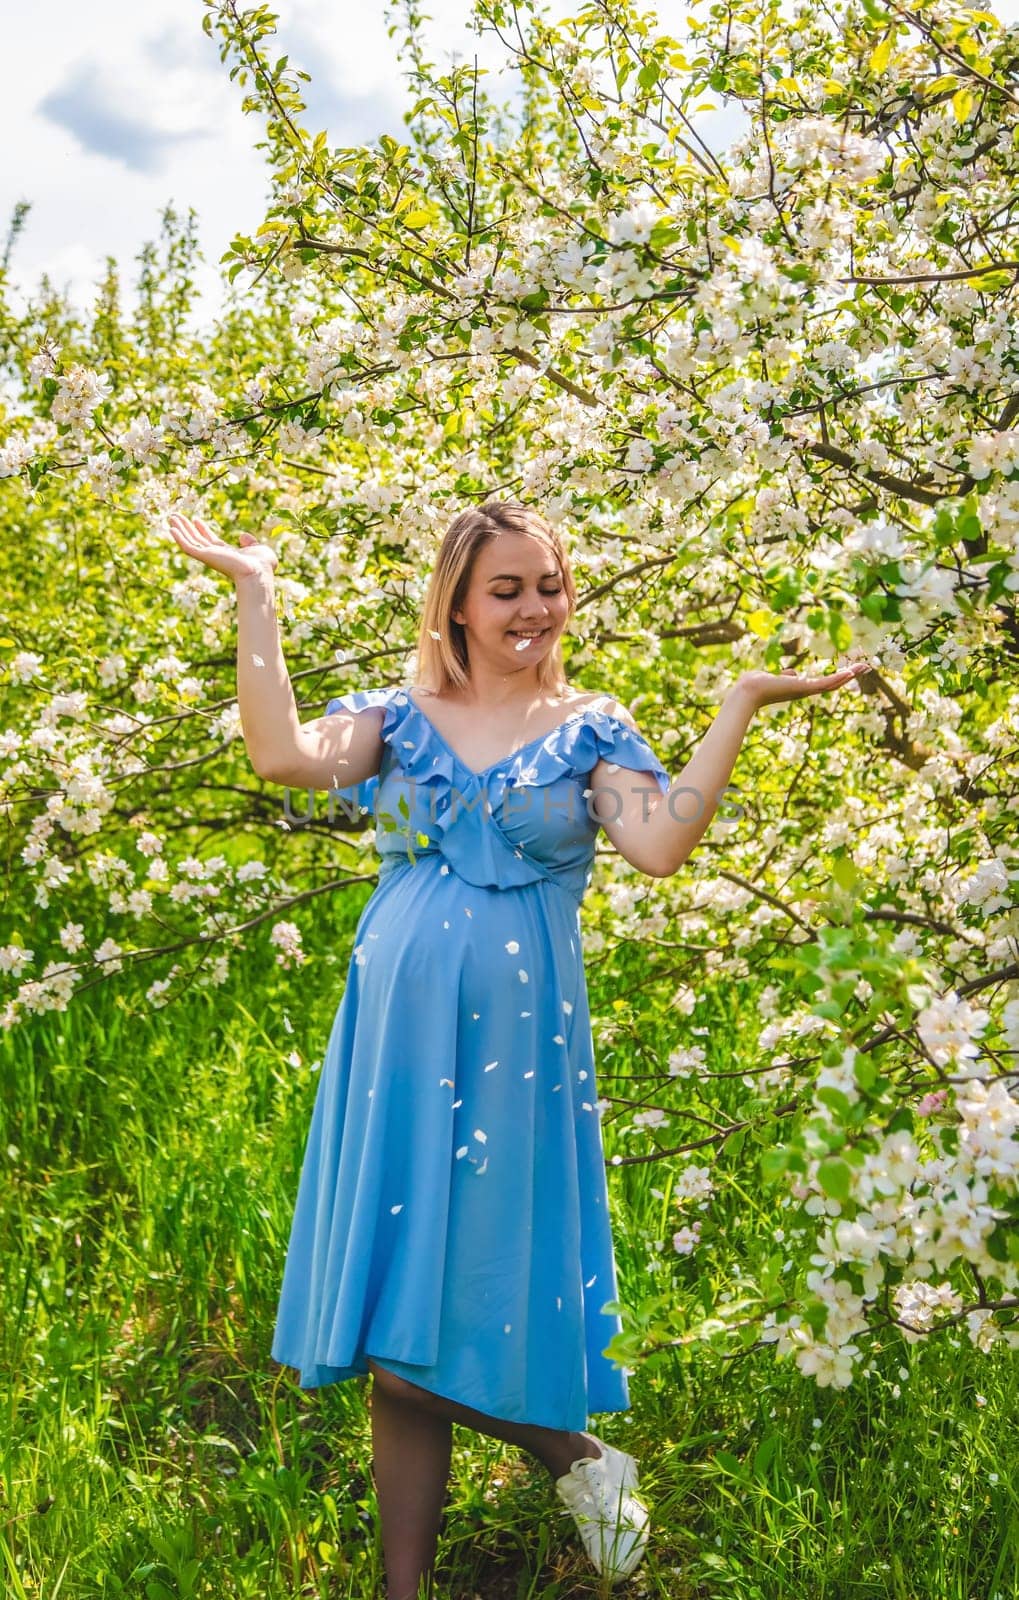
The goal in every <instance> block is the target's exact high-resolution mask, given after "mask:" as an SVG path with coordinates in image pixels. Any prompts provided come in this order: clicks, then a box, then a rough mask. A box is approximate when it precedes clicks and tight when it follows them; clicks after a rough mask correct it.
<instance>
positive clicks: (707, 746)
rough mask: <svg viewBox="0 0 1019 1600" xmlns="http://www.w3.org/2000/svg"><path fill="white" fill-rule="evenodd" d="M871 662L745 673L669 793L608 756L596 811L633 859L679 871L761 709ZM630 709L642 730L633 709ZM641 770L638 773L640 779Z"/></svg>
mask: <svg viewBox="0 0 1019 1600" xmlns="http://www.w3.org/2000/svg"><path fill="white" fill-rule="evenodd" d="M870 670H871V669H870V667H869V665H868V663H867V662H865V661H858V662H855V663H854V664H853V665H852V666H851V667H845V668H843V669H842V670H841V671H839V672H833V673H829V674H828V676H827V677H823V678H801V677H798V676H797V674H796V672H795V671H794V670H792V669H789V670H787V671H785V672H745V673H743V675H742V677H740V678H738V679H737V680H736V682H735V683H734V684H733V686H732V688H731V689H730V690H729V692H728V693H727V695H726V696H725V699H724V700H723V701H722V704H721V706H720V707H719V709H718V712H717V714H716V716H715V720H714V722H713V723H712V724H711V727H710V728H709V729H708V731H707V733H706V734H705V735H704V737H703V739H702V740H701V741H700V743H699V744H698V746H697V749H696V750H695V751H694V753H693V755H692V756H691V757H690V760H689V761H688V762H687V764H686V766H685V767H684V768H683V770H682V772H681V773H680V774H679V776H678V777H677V778H676V779H675V780H674V781H673V783H672V785H671V787H670V789H669V790H668V792H667V793H666V794H662V793H661V792H660V791H659V790H657V789H656V790H655V791H654V793H650V792H649V791H648V789H647V788H646V787H645V786H642V785H640V784H638V783H636V782H630V783H621V782H620V781H619V778H620V776H621V772H622V769H621V768H618V767H617V768H616V769H615V771H614V772H613V773H609V772H608V771H607V765H608V764H607V763H606V762H604V761H599V762H598V764H597V766H596V767H595V769H594V771H593V773H592V774H591V790H592V795H591V815H592V817H595V818H597V819H598V820H599V821H600V823H601V826H602V827H603V828H604V829H605V832H606V834H607V836H608V837H609V839H611V841H612V843H613V844H614V845H615V847H616V849H617V850H618V851H619V853H620V855H621V856H624V857H625V858H626V860H627V861H629V862H630V864H631V866H634V867H636V868H637V870H638V871H639V872H646V873H647V874H648V876H649V877H652V878H669V877H671V876H672V874H673V873H674V872H678V870H679V868H680V867H681V866H682V865H683V863H684V861H686V860H687V858H688V857H689V856H690V855H691V854H692V852H693V851H694V849H695V848H696V846H697V844H698V843H699V841H700V840H701V838H702V837H703V835H704V834H705V833H706V832H707V830H708V828H709V827H710V826H711V822H712V820H713V818H714V816H715V813H716V812H717V810H718V807H719V806H720V804H721V803H722V799H723V798H724V794H725V788H726V785H727V784H728V782H729V778H730V776H731V775H732V770H733V767H734V766H735V765H736V758H737V757H738V755H739V752H740V748H741V746H742V744H743V740H744V738H745V737H746V732H747V729H748V728H749V726H750V723H751V720H752V719H753V716H754V712H755V711H759V710H760V708H761V707H762V706H767V705H778V704H779V703H781V702H783V701H786V700H803V699H805V698H806V697H807V696H808V695H814V694H827V693H829V692H830V691H831V690H833V689H839V688H841V687H842V685H843V684H844V683H849V682H850V681H851V680H853V679H855V678H858V677H859V676H860V675H861V673H864V672H868V671H870ZM622 714H623V716H624V720H625V721H627V722H628V723H629V724H630V726H631V727H633V728H634V729H636V731H637V732H640V729H638V728H637V724H636V723H635V722H634V721H633V718H632V717H631V716H630V715H629V713H627V712H625V711H624V712H623V713H622ZM639 776H640V774H637V773H632V774H630V777H631V779H634V780H635V779H637V778H638V777H639ZM599 791H602V792H603V794H604V799H603V800H599V798H598V796H599Z"/></svg>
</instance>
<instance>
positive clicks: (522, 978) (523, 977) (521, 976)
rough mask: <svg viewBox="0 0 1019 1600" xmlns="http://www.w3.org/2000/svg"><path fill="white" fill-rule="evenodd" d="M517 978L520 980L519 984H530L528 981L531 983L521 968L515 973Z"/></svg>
mask: <svg viewBox="0 0 1019 1600" xmlns="http://www.w3.org/2000/svg"><path fill="white" fill-rule="evenodd" d="M517 977H518V978H519V979H520V982H521V983H530V981H531V980H530V978H529V977H528V976H527V973H526V972H525V971H524V969H523V967H521V968H520V969H519V971H518V972H517Z"/></svg>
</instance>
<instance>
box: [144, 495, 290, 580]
mask: <svg viewBox="0 0 1019 1600" xmlns="http://www.w3.org/2000/svg"><path fill="white" fill-rule="evenodd" d="M170 532H171V533H172V534H173V537H174V538H175V539H176V541H177V543H178V544H179V545H180V547H181V549H182V550H183V552H184V554H185V555H187V556H192V557H193V558H194V559H195V560H196V561H204V562H205V565H206V566H207V567H214V568H215V569H216V571H217V572H224V573H225V574H226V576H227V577H228V578H232V579H233V581H234V582H235V583H237V582H238V581H239V580H240V579H241V578H256V577H259V576H263V575H264V576H266V577H270V578H271V577H272V575H273V573H274V572H275V570H276V568H277V566H278V564H279V556H278V555H277V554H276V552H275V550H273V548H272V546H271V545H267V544H259V542H258V540H257V539H256V538H255V537H254V535H253V534H250V533H242V534H241V535H240V542H241V547H240V549H238V548H237V546H236V545H233V544H227V542H226V540H225V539H221V538H220V537H219V535H218V534H217V533H213V532H212V530H211V528H207V527H206V525H205V523H204V522H199V521H197V519H196V520H195V521H194V522H192V521H191V520H190V519H189V518H188V517H182V516H181V515H180V513H179V512H177V511H175V512H174V513H173V514H172V516H171V517H170Z"/></svg>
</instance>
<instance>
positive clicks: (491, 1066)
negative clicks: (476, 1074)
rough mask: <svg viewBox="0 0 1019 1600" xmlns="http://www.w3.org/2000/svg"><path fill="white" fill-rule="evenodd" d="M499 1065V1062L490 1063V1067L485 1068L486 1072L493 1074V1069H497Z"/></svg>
mask: <svg viewBox="0 0 1019 1600" xmlns="http://www.w3.org/2000/svg"><path fill="white" fill-rule="evenodd" d="M498 1065H499V1063H498V1061H490V1062H489V1063H488V1066H487V1067H486V1068H485V1071H486V1072H491V1070H492V1068H493V1067H497V1066H498Z"/></svg>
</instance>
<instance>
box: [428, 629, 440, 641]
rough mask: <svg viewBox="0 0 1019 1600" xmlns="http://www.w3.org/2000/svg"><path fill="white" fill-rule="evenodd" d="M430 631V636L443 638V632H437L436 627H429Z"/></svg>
mask: <svg viewBox="0 0 1019 1600" xmlns="http://www.w3.org/2000/svg"><path fill="white" fill-rule="evenodd" d="M428 633H429V636H430V637H431V638H432V639H441V638H442V634H441V633H436V631H435V629H434V628H429V630H428Z"/></svg>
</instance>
